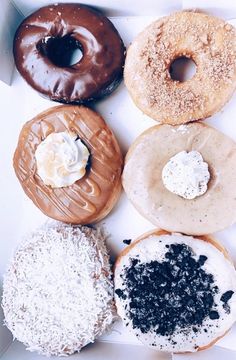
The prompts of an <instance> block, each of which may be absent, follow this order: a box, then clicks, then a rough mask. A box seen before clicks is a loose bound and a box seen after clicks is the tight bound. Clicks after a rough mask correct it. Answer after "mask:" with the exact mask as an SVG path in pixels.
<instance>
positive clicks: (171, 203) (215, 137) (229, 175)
mask: <svg viewBox="0 0 236 360" xmlns="http://www.w3.org/2000/svg"><path fill="white" fill-rule="evenodd" d="M235 164H236V143H235V142H234V141H233V140H232V139H230V138H229V137H227V136H225V135H224V134H222V133H221V132H219V131H217V130H216V129H214V128H212V127H210V126H207V125H204V124H203V123H190V124H187V125H181V126H173V125H167V124H164V125H159V126H158V125H157V126H154V127H152V128H150V129H148V130H147V131H146V132H144V133H143V134H142V135H140V136H139V137H138V138H137V139H136V141H135V142H134V144H133V145H132V146H131V148H130V150H129V152H128V154H127V156H126V161H125V167H124V172H123V186H124V189H125V191H126V193H127V196H128V198H129V199H130V200H131V202H132V203H133V204H134V206H135V207H136V208H137V209H138V211H139V212H140V213H141V214H143V215H144V216H145V217H146V218H147V219H148V220H150V221H151V222H152V223H153V224H155V225H156V226H159V227H161V228H162V229H165V230H168V231H177V232H182V233H185V234H191V235H201V234H210V233H213V232H215V231H218V230H222V229H224V228H225V227H227V226H229V225H232V224H233V223H234V222H235V221H236V197H235V184H236V167H235Z"/></svg>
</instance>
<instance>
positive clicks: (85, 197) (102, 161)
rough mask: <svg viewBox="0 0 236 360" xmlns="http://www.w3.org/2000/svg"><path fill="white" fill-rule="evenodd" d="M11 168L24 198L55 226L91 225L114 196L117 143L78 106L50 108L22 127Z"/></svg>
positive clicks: (118, 162)
mask: <svg viewBox="0 0 236 360" xmlns="http://www.w3.org/2000/svg"><path fill="white" fill-rule="evenodd" d="M13 163H14V169H15V172H16V175H17V177H18V179H19V181H20V183H21V185H22V187H23V190H24V191H25V193H26V194H27V195H28V196H29V198H30V199H31V200H32V201H33V202H34V204H35V205H36V206H37V207H38V208H39V209H40V210H41V211H42V212H43V213H44V214H45V215H47V216H49V217H51V218H53V219H55V220H59V221H63V222H66V223H73V224H90V223H94V222H97V221H99V220H101V219H102V218H104V217H105V216H106V215H107V214H108V213H109V212H110V211H111V210H112V208H113V207H114V205H115V203H116V202H117V200H118V197H119V195H120V190H121V172H122V167H123V157H122V154H121V151H120V148H119V145H118V143H117V140H116V138H115V136H114V135H113V133H112V131H111V130H110V129H109V127H108V126H107V124H106V123H105V121H104V120H103V118H102V117H101V116H100V115H99V114H97V113H96V112H94V111H92V110H91V109H89V108H86V107H83V106H73V105H63V106H62V105H60V106H56V107H53V108H50V109H48V110H46V111H44V112H42V113H40V114H39V115H37V116H36V117H35V118H34V119H32V120H31V121H29V122H27V123H26V124H25V125H24V126H23V128H22V131H21V133H20V136H19V141H18V145H17V148H16V151H15V154H14V160H13Z"/></svg>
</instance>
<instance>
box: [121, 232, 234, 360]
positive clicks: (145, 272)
mask: <svg viewBox="0 0 236 360" xmlns="http://www.w3.org/2000/svg"><path fill="white" fill-rule="evenodd" d="M114 281H115V300H116V306H117V310H118V314H119V315H120V317H121V318H122V320H123V323H124V325H125V326H126V327H127V328H128V329H129V330H130V331H131V332H132V333H134V334H135V335H136V336H137V337H138V339H139V340H140V341H141V342H142V343H143V344H145V345H147V346H149V347H152V348H153V349H155V350H158V351H160V350H161V351H167V352H175V353H179V352H194V351H198V350H203V349H206V348H208V347H210V346H212V345H213V344H214V343H215V342H216V341H217V340H218V339H219V338H221V337H222V336H224V334H225V333H226V332H227V331H228V330H229V329H230V328H231V326H232V325H233V323H234V322H235V321H236V272H235V269H234V266H233V264H232V263H231V261H230V260H229V258H228V254H227V253H226V250H225V249H224V248H222V246H221V245H220V244H219V243H217V242H216V241H215V240H213V239H211V238H209V237H205V236H204V237H199V238H193V237H190V236H185V235H182V234H177V233H175V234H171V233H167V232H165V231H158V230H154V231H152V232H150V233H147V234H144V235H143V236H142V237H141V238H139V239H138V240H137V241H135V242H134V243H132V244H131V245H129V246H128V247H127V248H126V249H124V251H123V252H122V253H121V254H120V256H119V257H118V259H117V261H116V264H115V277H114Z"/></svg>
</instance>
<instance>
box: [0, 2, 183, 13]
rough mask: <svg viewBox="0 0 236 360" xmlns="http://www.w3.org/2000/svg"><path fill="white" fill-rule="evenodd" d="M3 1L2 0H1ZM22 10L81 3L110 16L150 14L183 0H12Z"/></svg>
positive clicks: (179, 3) (167, 8)
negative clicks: (51, 4)
mask: <svg viewBox="0 0 236 360" xmlns="http://www.w3.org/2000/svg"><path fill="white" fill-rule="evenodd" d="M1 1H2V0H1ZM12 2H13V3H14V4H15V5H16V7H17V8H18V9H19V10H20V12H21V13H22V14H23V15H25V16H27V15H29V14H30V13H31V12H33V11H35V10H36V9H38V8H39V7H42V6H45V5H48V4H50V3H62V2H63V3H73V2H74V3H80V4H89V5H92V6H95V7H98V8H101V9H102V10H103V11H105V12H106V14H107V15H109V16H114V15H115V16H123V15H125V16H132V15H150V14H153V12H155V13H156V14H160V13H162V12H166V13H168V12H171V11H174V10H179V9H180V8H181V0H171V1H166V0H158V1H155V0H145V2H143V1H140V0H138V1H137V0H112V1H111V0H57V1H52V0H51V1H50V0H37V1H35V0H12Z"/></svg>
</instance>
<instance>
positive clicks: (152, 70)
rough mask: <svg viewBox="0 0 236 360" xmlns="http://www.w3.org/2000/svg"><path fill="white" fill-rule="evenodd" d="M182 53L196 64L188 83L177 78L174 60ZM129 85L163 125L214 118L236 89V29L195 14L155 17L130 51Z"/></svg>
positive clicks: (143, 107)
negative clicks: (171, 71)
mask: <svg viewBox="0 0 236 360" xmlns="http://www.w3.org/2000/svg"><path fill="white" fill-rule="evenodd" d="M183 56H184V57H187V58H191V59H192V60H193V61H194V62H195V64H196V73H195V75H194V76H193V77H192V78H191V79H189V80H187V81H185V82H179V81H176V80H172V78H171V75H170V67H171V64H172V63H173V61H174V60H175V59H177V58H180V57H183ZM125 84H126V86H127V88H128V90H129V92H130V95H131V97H132V99H133V101H134V102H135V104H136V105H137V106H138V107H139V108H140V110H142V111H143V112H144V113H145V114H147V115H149V116H150V117H151V118H153V119H155V120H157V121H160V122H161V123H168V124H182V123H186V122H189V121H193V120H198V119H203V118H206V117H208V116H211V115H212V114H214V113H215V112H217V111H219V110H220V109H221V108H222V107H223V106H224V104H225V103H226V102H227V101H228V100H229V99H230V97H231V95H232V94H233V92H234V90H235V88H236V30H235V28H234V27H233V26H231V25H229V24H227V23H226V22H224V21H223V20H221V19H218V18H216V17H213V16H209V15H206V14H202V13H196V12H177V13H175V14H172V15H170V16H167V17H164V18H162V19H160V20H158V21H155V22H154V23H152V24H151V25H149V26H148V27H147V28H146V29H145V30H144V31H143V32H142V33H141V34H139V35H138V36H137V38H136V39H135V40H134V42H133V43H132V45H131V46H130V48H129V49H128V53H127V57H126V62H125Z"/></svg>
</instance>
